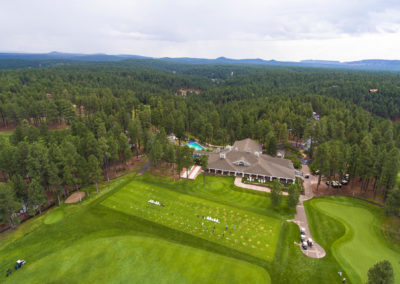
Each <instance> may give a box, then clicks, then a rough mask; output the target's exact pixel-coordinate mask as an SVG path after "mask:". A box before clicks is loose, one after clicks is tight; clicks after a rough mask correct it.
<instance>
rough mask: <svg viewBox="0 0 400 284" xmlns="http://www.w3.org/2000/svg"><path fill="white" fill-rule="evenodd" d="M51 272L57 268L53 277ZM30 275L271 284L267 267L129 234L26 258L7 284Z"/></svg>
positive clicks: (61, 279)
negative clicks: (28, 261) (32, 259)
mask: <svg viewBox="0 0 400 284" xmlns="http://www.w3.org/2000/svg"><path fill="white" fill-rule="evenodd" d="M172 259H173V261H171V260H172ZM48 271H57V273H54V274H52V275H51V279H49V274H48ZM205 271H207V273H204V272H205ZM27 279H29V283H49V282H51V283H88V282H90V281H93V280H95V282H96V283H138V282H140V283H210V282H219V283H244V282H248V283H270V278H269V275H268V272H267V271H265V270H264V269H262V268H260V267H257V266H256V265H252V264H249V263H246V262H244V261H239V260H235V259H232V258H228V257H224V256H221V255H218V254H213V253H209V252H206V251H202V250H199V249H195V248H191V247H187V246H183V245H179V244H176V243H170V242H167V241H163V240H160V239H154V238H145V237H131V236H122V237H111V238H97V239H96V240H92V241H89V242H82V243H79V244H77V245H74V246H71V247H67V248H65V249H63V250H60V251H57V252H54V253H52V254H50V255H48V256H46V257H44V258H42V259H41V260H39V261H37V262H34V263H32V264H31V263H27V265H25V266H24V267H23V268H22V269H20V270H19V271H17V272H15V273H14V274H13V275H12V276H10V277H9V278H8V279H7V280H9V281H8V282H7V283H23V282H26V280H27Z"/></svg>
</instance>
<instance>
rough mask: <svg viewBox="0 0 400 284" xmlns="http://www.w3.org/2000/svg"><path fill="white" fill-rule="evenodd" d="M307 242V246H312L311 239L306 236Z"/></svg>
mask: <svg viewBox="0 0 400 284" xmlns="http://www.w3.org/2000/svg"><path fill="white" fill-rule="evenodd" d="M307 244H308V246H310V247H312V246H313V240H312V239H311V238H308V240H307Z"/></svg>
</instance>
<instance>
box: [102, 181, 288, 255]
mask: <svg viewBox="0 0 400 284" xmlns="http://www.w3.org/2000/svg"><path fill="white" fill-rule="evenodd" d="M149 200H154V201H158V202H160V203H162V204H163V205H165V206H158V205H154V204H151V203H149ZM102 205H105V206H107V207H109V208H112V209H114V210H117V211H121V212H124V213H127V214H130V215H135V216H138V217H140V218H143V219H146V220H149V221H152V222H155V223H158V224H161V225H164V226H167V227H169V228H173V229H175V230H179V231H182V232H185V233H188V234H191V235H195V236H197V237H200V238H203V239H206V240H208V241H211V242H215V243H218V244H221V245H223V246H226V247H230V248H234V249H236V250H239V251H241V252H244V253H248V254H251V255H253V256H256V257H259V258H263V259H266V260H269V261H272V259H273V255H274V253H275V248H276V244H277V242H278V236H279V232H280V226H281V223H280V221H279V220H278V219H275V218H271V217H267V216H263V215H259V214H256V213H253V212H249V211H244V210H241V209H238V208H235V207H231V206H226V205H222V204H220V203H214V202H211V201H208V200H204V199H201V198H197V197H193V196H189V195H185V194H180V193H177V192H174V191H171V190H168V189H165V188H163V187H162V186H161V184H160V185H159V186H155V185H154V184H147V183H146V182H143V181H138V180H133V181H132V182H130V183H129V184H127V185H126V186H124V187H123V188H122V189H121V190H120V191H118V192H117V193H115V194H113V195H112V196H110V197H109V198H107V199H106V200H105V201H103V202H102ZM208 216H209V217H211V218H213V219H218V222H215V221H212V220H207V217H208Z"/></svg>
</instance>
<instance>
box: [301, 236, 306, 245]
mask: <svg viewBox="0 0 400 284" xmlns="http://www.w3.org/2000/svg"><path fill="white" fill-rule="evenodd" d="M300 241H301V242H302V243H303V242H305V241H306V235H300Z"/></svg>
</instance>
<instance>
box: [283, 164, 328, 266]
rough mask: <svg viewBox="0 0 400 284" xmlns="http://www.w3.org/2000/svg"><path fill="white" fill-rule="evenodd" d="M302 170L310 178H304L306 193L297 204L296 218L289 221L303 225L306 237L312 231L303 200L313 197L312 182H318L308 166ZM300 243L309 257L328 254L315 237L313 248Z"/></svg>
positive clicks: (309, 235)
mask: <svg viewBox="0 0 400 284" xmlns="http://www.w3.org/2000/svg"><path fill="white" fill-rule="evenodd" d="M302 170H303V174H309V175H310V178H308V179H305V178H303V181H304V195H300V203H299V205H297V206H296V215H295V216H294V219H293V220H288V221H289V222H293V223H296V224H297V225H298V226H299V227H300V228H302V227H303V228H304V229H305V230H306V238H312V236H311V233H310V228H309V227H308V220H307V215H306V211H305V209H304V205H303V202H304V201H306V200H309V199H311V198H313V192H312V184H314V183H317V180H316V177H315V176H313V175H311V174H310V169H309V168H308V166H306V165H303V167H302ZM312 239H313V238H312ZM298 245H299V247H300V250H301V251H302V252H303V253H304V254H305V255H306V256H308V257H312V258H322V257H324V256H325V255H326V252H325V250H324V249H323V247H321V246H320V245H319V244H317V243H316V242H315V240H314V239H313V246H312V247H311V248H310V247H308V248H307V250H304V249H303V248H302V247H301V243H299V244H298Z"/></svg>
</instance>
